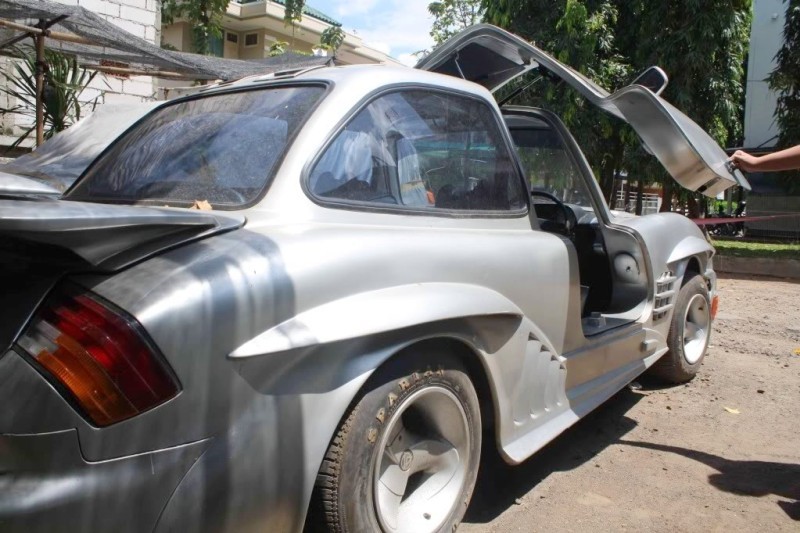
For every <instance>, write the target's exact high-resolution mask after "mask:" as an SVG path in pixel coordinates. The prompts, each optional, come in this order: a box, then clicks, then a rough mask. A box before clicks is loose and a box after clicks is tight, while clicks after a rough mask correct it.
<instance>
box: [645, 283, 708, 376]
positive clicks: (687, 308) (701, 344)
mask: <svg viewBox="0 0 800 533" xmlns="http://www.w3.org/2000/svg"><path fill="white" fill-rule="evenodd" d="M710 337H711V301H710V299H709V296H708V289H707V288H706V284H705V281H704V280H703V277H702V276H700V275H699V274H695V275H694V276H692V277H691V278H690V279H688V280H687V281H686V283H684V284H683V286H682V287H681V290H680V292H679V293H678V297H677V298H676V300H675V310H674V311H673V314H672V322H671V324H670V328H669V335H668V337H667V346H668V347H669V352H667V353H666V354H664V356H663V357H662V358H661V359H659V360H658V361H657V362H656V364H655V365H653V367H652V369H651V373H652V374H653V375H655V376H657V377H659V378H661V379H663V380H665V381H668V382H670V383H685V382H687V381H690V380H691V379H692V378H694V377H695V375H697V371H698V370H700V365H701V364H702V363H703V358H704V357H705V355H706V350H708V341H709V338H710Z"/></svg>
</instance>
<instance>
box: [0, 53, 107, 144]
mask: <svg viewBox="0 0 800 533" xmlns="http://www.w3.org/2000/svg"><path fill="white" fill-rule="evenodd" d="M15 53H16V55H17V56H18V57H19V58H20V59H21V61H15V62H14V63H13V69H12V72H11V73H8V74H6V73H2V74H0V77H1V78H2V79H3V83H0V93H3V94H5V95H7V96H10V97H11V100H12V101H13V100H15V101H16V105H14V106H12V107H10V108H7V109H0V114H6V113H10V114H14V115H19V116H22V117H25V118H26V119H27V120H28V121H29V123H32V124H33V125H32V126H30V127H29V128H28V129H27V130H25V131H24V132H23V133H22V135H21V136H20V137H19V138H18V139H17V140H16V141H14V143H13V144H12V145H11V146H12V148H13V147H15V146H17V145H19V144H20V143H21V142H22V141H24V140H25V139H27V138H28V136H30V135H31V133H33V132H34V130H35V129H36V56H35V54H33V53H28V52H25V51H24V50H22V49H16V50H15ZM44 70H45V78H44V91H43V92H44V94H43V98H42V103H43V105H44V138H45V139H49V138H50V137H52V136H53V135H55V134H56V133H58V132H60V131H63V130H65V129H67V128H68V127H69V126H71V125H72V124H73V123H75V122H77V121H78V120H80V119H81V111H82V106H84V107H85V106H87V105H88V106H90V107H91V109H94V107H95V106H96V105H97V101H98V100H99V99H100V97H101V96H102V95H97V96H95V97H94V98H93V99H91V100H89V101H88V102H83V103H82V102H81V101H80V96H81V93H83V91H84V90H85V89H86V88H87V87H88V86H89V84H90V83H91V82H92V80H93V79H94V77H95V76H96V75H97V72H96V71H91V72H90V71H88V70H86V69H85V68H82V67H80V66H79V65H78V60H77V59H76V58H75V57H74V56H68V55H64V54H62V53H60V52H56V51H55V50H50V49H45V52H44Z"/></svg>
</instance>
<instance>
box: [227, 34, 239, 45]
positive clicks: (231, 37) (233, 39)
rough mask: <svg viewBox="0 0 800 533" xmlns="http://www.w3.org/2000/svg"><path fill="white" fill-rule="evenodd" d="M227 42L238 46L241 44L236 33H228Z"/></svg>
mask: <svg viewBox="0 0 800 533" xmlns="http://www.w3.org/2000/svg"><path fill="white" fill-rule="evenodd" d="M225 40H226V41H228V42H229V43H233V44H237V43H238V42H239V35H238V34H236V33H231V32H226V33H225Z"/></svg>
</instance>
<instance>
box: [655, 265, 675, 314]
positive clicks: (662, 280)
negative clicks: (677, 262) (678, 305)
mask: <svg viewBox="0 0 800 533" xmlns="http://www.w3.org/2000/svg"><path fill="white" fill-rule="evenodd" d="M677 279H678V278H677V277H675V273H674V272H672V271H670V270H668V271H666V272H664V273H663V274H661V277H659V278H658V279H657V280H656V301H655V306H654V308H653V322H655V321H657V320H661V319H662V318H664V317H666V316H667V315H668V314H669V311H670V309H672V307H673V306H674V305H675V281H676V280H677Z"/></svg>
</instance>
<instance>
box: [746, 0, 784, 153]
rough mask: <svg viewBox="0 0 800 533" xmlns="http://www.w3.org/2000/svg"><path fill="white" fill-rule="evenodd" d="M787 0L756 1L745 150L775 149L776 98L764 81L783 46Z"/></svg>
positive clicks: (748, 77)
mask: <svg viewBox="0 0 800 533" xmlns="http://www.w3.org/2000/svg"><path fill="white" fill-rule="evenodd" d="M787 5H788V3H786V2H784V0H755V1H754V2H753V25H752V28H751V31H750V55H749V59H748V63H747V88H746V90H747V95H746V100H745V108H744V109H745V112H744V146H745V147H746V148H756V147H760V146H761V147H771V146H774V145H775V142H776V139H773V137H775V136H776V135H777V134H778V127H777V125H776V124H775V118H774V116H773V114H774V113H775V104H776V101H777V97H776V95H775V93H773V92H772V91H770V90H769V87H768V86H767V82H766V81H765V80H766V78H767V76H768V75H769V73H770V72H772V70H773V69H774V68H775V54H776V53H778V50H779V49H780V47H781V45H782V44H783V24H784V21H785V15H786V7H787Z"/></svg>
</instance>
